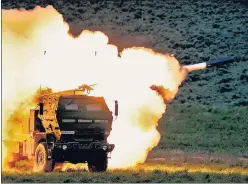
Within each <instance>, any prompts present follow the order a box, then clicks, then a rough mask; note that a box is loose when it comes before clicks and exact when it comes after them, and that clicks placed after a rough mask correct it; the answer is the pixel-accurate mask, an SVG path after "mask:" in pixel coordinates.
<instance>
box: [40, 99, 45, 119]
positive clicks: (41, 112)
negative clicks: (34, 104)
mask: <svg viewBox="0 0 248 184" xmlns="http://www.w3.org/2000/svg"><path fill="white" fill-rule="evenodd" d="M39 106H40V111H39V114H40V115H43V113H44V101H43V97H40V98H39Z"/></svg>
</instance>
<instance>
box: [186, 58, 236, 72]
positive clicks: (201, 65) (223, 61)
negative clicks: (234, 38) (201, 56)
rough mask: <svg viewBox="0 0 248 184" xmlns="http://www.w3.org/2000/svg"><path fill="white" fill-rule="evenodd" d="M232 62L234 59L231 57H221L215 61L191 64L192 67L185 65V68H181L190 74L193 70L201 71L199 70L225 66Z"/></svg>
mask: <svg viewBox="0 0 248 184" xmlns="http://www.w3.org/2000/svg"><path fill="white" fill-rule="evenodd" d="M233 61H234V59H233V58H232V57H221V58H217V59H212V60H210V61H208V62H203V63H198V64H193V65H186V66H183V68H185V69H187V71H188V72H192V71H195V70H201V69H205V68H210V67H214V66H217V67H218V66H220V65H224V64H227V63H230V62H233Z"/></svg>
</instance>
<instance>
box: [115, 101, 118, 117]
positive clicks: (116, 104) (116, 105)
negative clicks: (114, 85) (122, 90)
mask: <svg viewBox="0 0 248 184" xmlns="http://www.w3.org/2000/svg"><path fill="white" fill-rule="evenodd" d="M115 116H118V101H117V100H115Z"/></svg>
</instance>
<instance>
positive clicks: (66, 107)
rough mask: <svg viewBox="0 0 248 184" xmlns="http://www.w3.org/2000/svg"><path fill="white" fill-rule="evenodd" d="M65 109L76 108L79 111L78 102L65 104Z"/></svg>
mask: <svg viewBox="0 0 248 184" xmlns="http://www.w3.org/2000/svg"><path fill="white" fill-rule="evenodd" d="M65 110H74V111H78V104H69V105H67V104H65Z"/></svg>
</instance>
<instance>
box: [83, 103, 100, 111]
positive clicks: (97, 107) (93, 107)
mask: <svg viewBox="0 0 248 184" xmlns="http://www.w3.org/2000/svg"><path fill="white" fill-rule="evenodd" d="M85 106H86V109H87V111H102V110H103V108H102V106H101V105H100V104H87V105H85Z"/></svg>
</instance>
